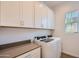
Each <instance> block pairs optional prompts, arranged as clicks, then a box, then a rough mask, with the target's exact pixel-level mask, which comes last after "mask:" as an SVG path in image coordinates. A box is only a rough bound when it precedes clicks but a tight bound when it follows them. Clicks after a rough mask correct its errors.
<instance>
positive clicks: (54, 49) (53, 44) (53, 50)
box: [34, 37, 61, 58]
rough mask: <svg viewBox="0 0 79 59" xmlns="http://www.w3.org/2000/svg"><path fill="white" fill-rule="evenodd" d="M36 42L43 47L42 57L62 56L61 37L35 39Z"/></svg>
mask: <svg viewBox="0 0 79 59" xmlns="http://www.w3.org/2000/svg"><path fill="white" fill-rule="evenodd" d="M34 42H35V43H36V44H38V45H40V46H41V47H42V58H59V57H60V56H61V40H60V38H57V37H51V38H50V39H39V40H37V39H35V40H34Z"/></svg>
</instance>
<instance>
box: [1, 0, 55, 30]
mask: <svg viewBox="0 0 79 59" xmlns="http://www.w3.org/2000/svg"><path fill="white" fill-rule="evenodd" d="M0 26H14V27H27V28H44V29H54V13H53V11H52V10H51V9H49V8H48V7H47V6H46V5H44V4H42V3H40V2H32V1H27V2H26V1H20V2H18V1H1V2H0Z"/></svg>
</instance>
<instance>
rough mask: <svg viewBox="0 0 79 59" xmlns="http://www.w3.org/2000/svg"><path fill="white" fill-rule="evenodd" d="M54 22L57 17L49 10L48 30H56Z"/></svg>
mask: <svg viewBox="0 0 79 59" xmlns="http://www.w3.org/2000/svg"><path fill="white" fill-rule="evenodd" d="M54 20H55V15H54V12H53V10H51V9H49V8H48V21H47V23H48V25H47V28H48V29H54V27H55V22H54Z"/></svg>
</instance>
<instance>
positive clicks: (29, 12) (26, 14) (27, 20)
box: [20, 1, 34, 28]
mask: <svg viewBox="0 0 79 59" xmlns="http://www.w3.org/2000/svg"><path fill="white" fill-rule="evenodd" d="M21 8H22V11H21V12H22V13H21V14H22V15H21V16H20V17H21V22H23V23H24V25H23V26H24V27H32V28H34V4H33V2H29V1H28V2H26V1H23V2H22V7H21Z"/></svg>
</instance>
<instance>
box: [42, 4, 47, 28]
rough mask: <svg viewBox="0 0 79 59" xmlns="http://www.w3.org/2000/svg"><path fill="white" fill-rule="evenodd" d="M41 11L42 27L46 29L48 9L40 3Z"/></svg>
mask: <svg viewBox="0 0 79 59" xmlns="http://www.w3.org/2000/svg"><path fill="white" fill-rule="evenodd" d="M41 9H42V11H41V13H42V27H43V28H46V29H47V25H48V24H47V20H48V9H47V6H45V5H42V7H41Z"/></svg>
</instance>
